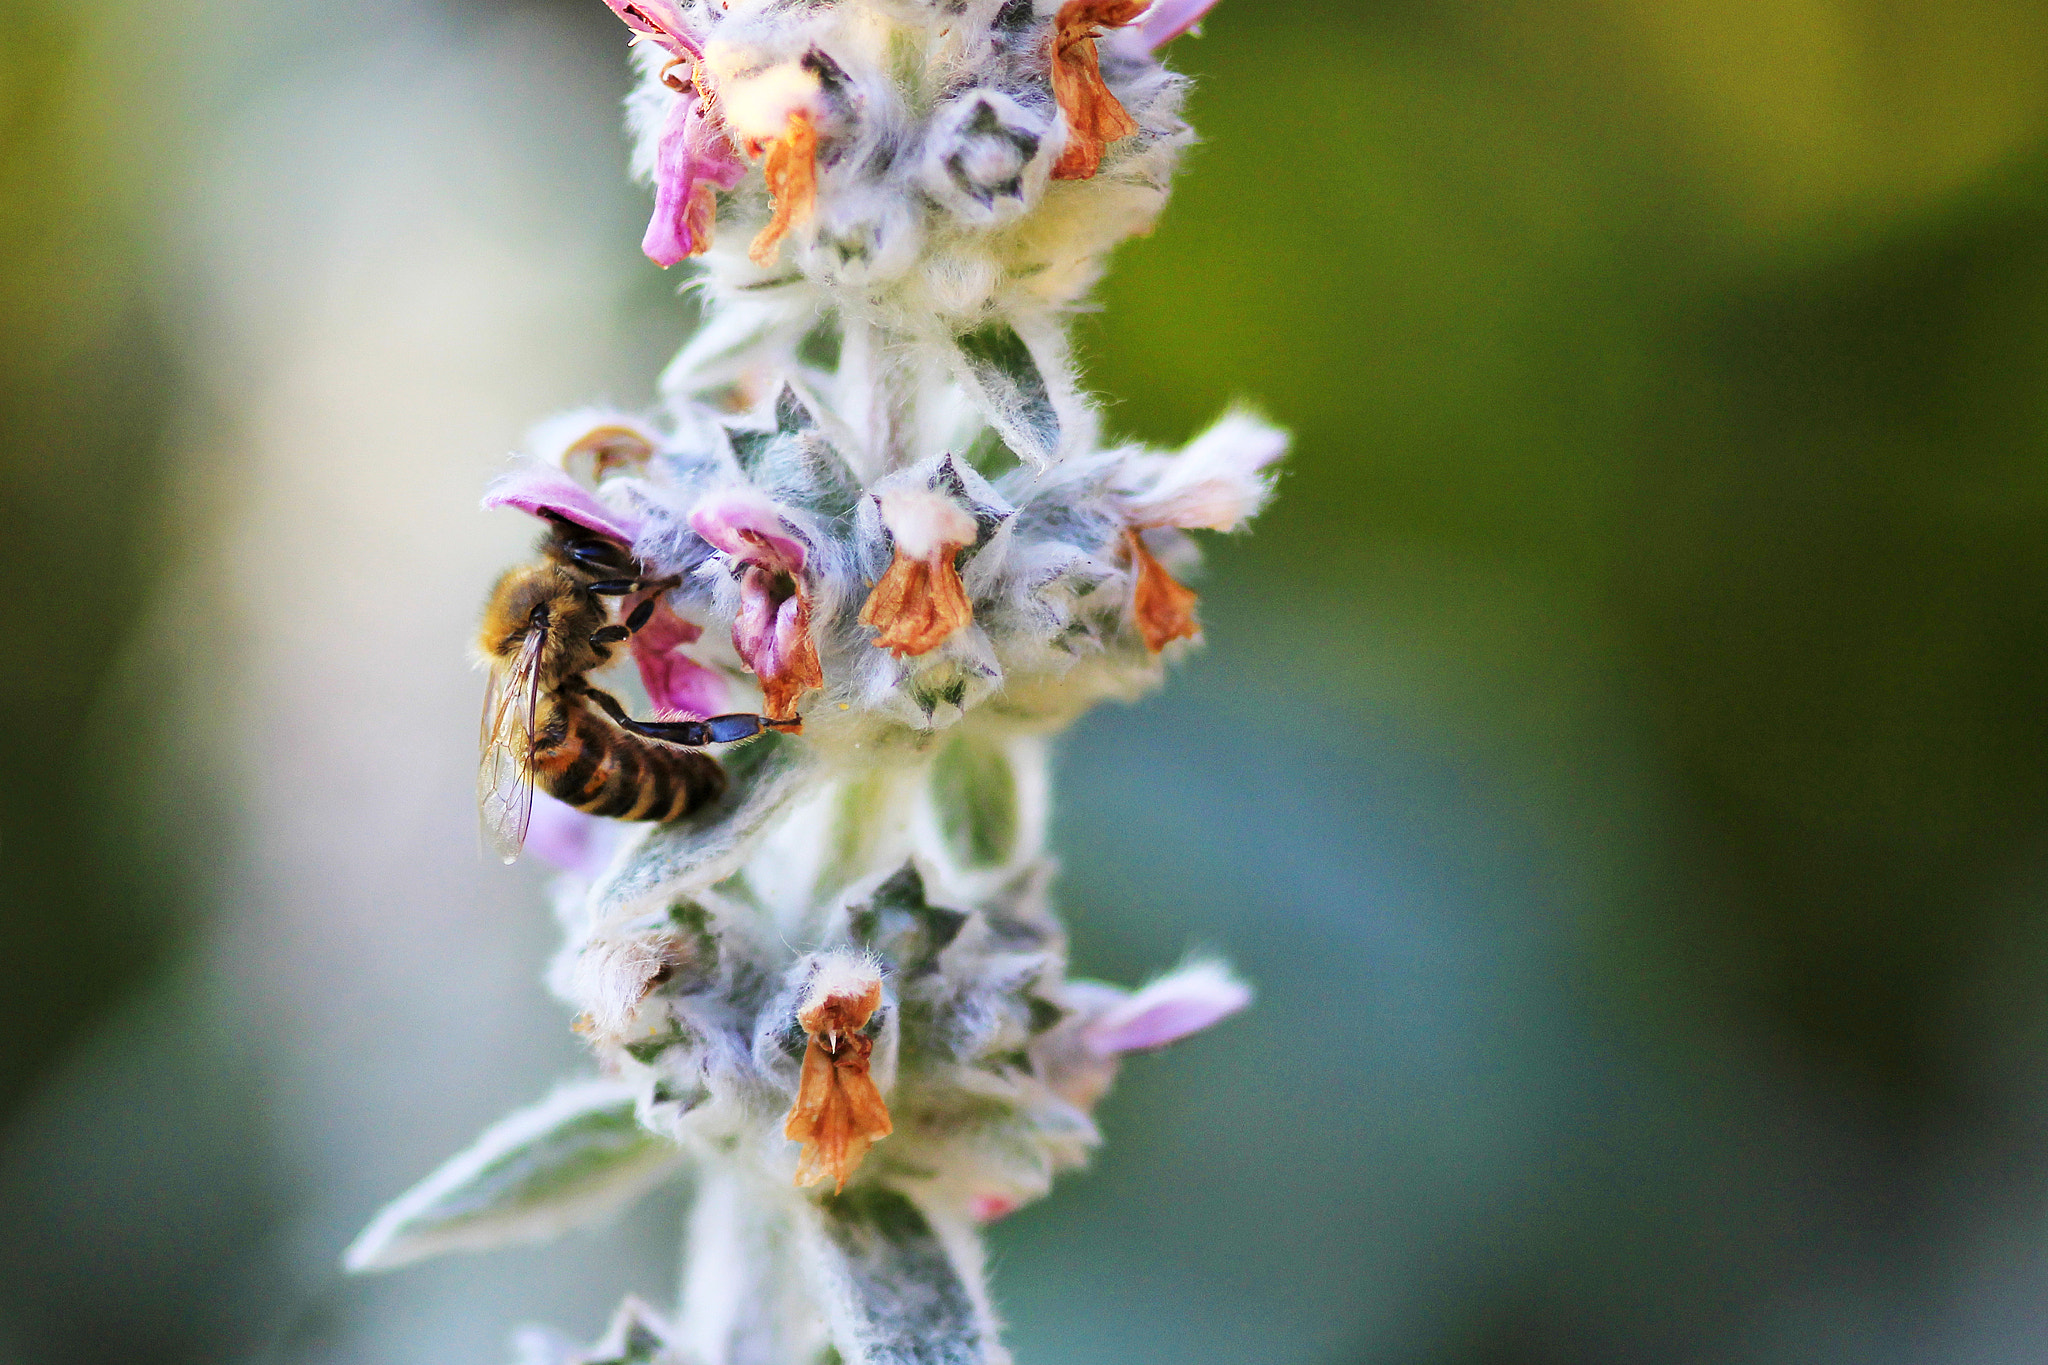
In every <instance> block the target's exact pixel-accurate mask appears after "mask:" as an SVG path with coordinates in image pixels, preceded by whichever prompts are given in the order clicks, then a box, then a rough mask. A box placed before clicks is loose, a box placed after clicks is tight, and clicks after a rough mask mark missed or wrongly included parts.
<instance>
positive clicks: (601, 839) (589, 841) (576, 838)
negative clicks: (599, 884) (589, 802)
mask: <svg viewBox="0 0 2048 1365" xmlns="http://www.w3.org/2000/svg"><path fill="white" fill-rule="evenodd" d="M617 842H618V828H617V826H615V825H614V824H613V823H612V822H611V821H609V820H600V819H598V818H597V817H596V816H595V815H585V814H584V813H583V812H582V811H580V810H577V809H576V808H575V807H574V806H572V805H569V804H568V803H567V802H565V801H557V800H556V799H555V798H554V797H552V796H549V795H548V794H547V793H546V792H540V791H537V792H535V793H534V794H533V823H532V824H530V825H528V826H527V829H526V851H527V852H528V853H531V854H532V855H533V856H534V857H536V858H538V859H540V860H541V861H542V862H544V863H547V864H548V865H550V866H551V867H556V868H559V869H561V870H562V871H564V872H575V873H578V874H580V875H582V876H585V877H595V876H597V874H598V873H600V872H602V871H604V869H605V866H606V864H608V863H610V862H611V860H612V846H613V845H614V844H616V843H617Z"/></svg>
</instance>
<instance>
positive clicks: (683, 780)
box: [476, 513, 801, 863]
mask: <svg viewBox="0 0 2048 1365" xmlns="http://www.w3.org/2000/svg"><path fill="white" fill-rule="evenodd" d="M543 515H545V516H547V517H548V519H549V521H551V522H552V523H553V525H552V526H551V527H550V529H549V530H548V532H547V534H546V535H545V536H543V537H542V538H541V542H540V559H539V560H538V561H537V562H535V563H532V564H526V565H522V566H520V567H518V568H515V569H511V570H508V571H507V572H506V573H505V574H504V576H503V577H501V578H499V580H498V582H497V585H496V586H495V587H493V588H492V589H491V595H490V597H489V599H488V600H487V601H486V602H485V604H484V613H483V625H482V628H481V631H480V632H479V638H478V645H479V646H480V648H481V649H482V651H483V654H484V657H485V660H486V661H487V662H488V663H489V665H490V669H491V681H490V686H489V688H488V690H487V691H486V692H485V694H484V718H483V733H482V755H481V760H480V762H479V764H478V767H477V780H476V790H477V811H478V814H479V816H480V818H481V821H482V824H483V830H484V835H485V837H486V838H487V839H489V841H490V843H491V846H492V848H494V849H495V850H496V851H497V853H498V855H499V856H500V857H502V858H503V859H504V860H505V861H506V862H508V863H509V862H511V861H513V860H514V859H515V858H517V857H518V856H519V850H520V848H521V847H522V846H523V845H524V844H525V842H526V830H527V826H528V824H529V823H530V822H531V820H532V818H533V792H534V788H535V787H540V788H542V789H544V790H545V791H546V792H547V793H548V795H550V796H553V797H555V798H556V799H557V800H560V801H565V802H567V803H568V804H569V805H571V806H574V807H576V809H578V810H581V811H587V812H589V813H590V814H592V815H605V816H610V817H612V818H614V819H619V820H673V819H676V818H677V817H679V816H683V815H687V814H689V813H690V812H691V811H693V810H696V809H698V808H699V807H701V806H703V805H704V804H706V803H707V802H710V801H715V800H717V799H718V797H719V795H720V794H721V793H722V792H723V791H724V790H725V770H724V769H723V768H721V767H719V766H718V760H716V759H714V758H712V757H711V756H710V755H709V754H706V753H702V752H699V749H700V748H701V746H703V745H706V744H724V743H728V742H730V741H733V740H741V739H751V738H752V737H754V736H756V735H759V734H761V733H762V732H764V731H766V730H795V729H797V728H799V726H800V724H801V722H799V721H796V720H788V721H775V720H770V719H768V718H767V717H765V716H755V715H743V714H742V715H729V716H713V717H711V718H710V719H708V720H684V721H664V722H643V721H636V720H634V719H633V718H632V717H630V716H628V715H627V714H626V711H625V708H624V707H622V706H621V705H620V704H619V702H618V700H617V699H616V698H614V697H612V696H611V695H610V694H609V693H606V692H603V691H601V690H599V689H598V688H596V687H593V686H592V685H591V684H590V682H589V681H588V680H587V678H586V676H585V675H587V674H588V673H590V672H591V671H593V670H594V669H597V668H600V667H602V666H603V665H605V664H606V663H609V662H610V661H611V658H612V653H613V651H614V649H615V648H616V647H617V646H618V645H619V644H621V643H622V642H624V641H625V640H627V639H628V638H630V637H631V636H632V634H633V633H634V632H635V631H637V630H639V629H640V628H641V627H642V626H644V625H646V624H647V622H648V620H649V618H651V617H652V616H653V614H654V602H655V597H656V595H658V594H659V593H660V592H662V591H665V590H666V589H667V588H669V587H672V586H674V580H669V581H667V582H660V581H651V580H649V579H648V578H647V577H646V576H645V573H644V571H643V570H642V567H641V565H640V563H639V561H637V560H635V559H634V558H633V556H632V554H631V552H630V551H628V550H627V548H626V547H625V546H623V545H621V544H619V543H618V542H617V541H614V540H609V539H607V538H605V537H603V536H600V535H598V534H596V533H595V532H593V531H590V530H587V529H585V528H584V527H582V526H579V525H577V524H576V523H574V522H572V521H570V520H568V519H567V518H565V517H562V516H559V515H556V514H554V513H543ZM641 593H645V594H647V595H646V596H645V597H644V598H643V599H642V601H641V602H640V603H639V605H638V606H636V607H634V608H633V610H632V611H631V612H629V613H628V614H627V616H626V618H625V620H624V621H613V620H611V606H610V604H609V603H608V602H607V600H606V599H608V598H622V597H630V596H634V595H636V594H641ZM592 703H595V705H596V708H597V709H596V710H592V709H591V705H592ZM599 712H602V713H603V714H602V715H600V714H599Z"/></svg>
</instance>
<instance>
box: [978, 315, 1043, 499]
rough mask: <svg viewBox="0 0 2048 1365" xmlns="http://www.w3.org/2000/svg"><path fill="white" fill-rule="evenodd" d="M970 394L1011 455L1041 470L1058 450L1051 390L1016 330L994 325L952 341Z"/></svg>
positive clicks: (985, 326) (993, 323)
mask: <svg viewBox="0 0 2048 1365" xmlns="http://www.w3.org/2000/svg"><path fill="white" fill-rule="evenodd" d="M953 343H954V345H955V346H957V347H958V348H959V354H960V370H961V374H962V377H963V378H965V379H966V380H967V382H968V388H969V391H970V392H971V393H973V394H974V395H975V396H976V397H977V398H979V399H980V400H981V407H982V409H983V411H984V412H986V413H987V415H988V418H989V421H990V423H991V424H992V425H993V426H994V427H995V428H996V430H997V431H999V432H1001V433H1002V436H1003V440H1004V441H1005V442H1007V443H1008V445H1009V447H1010V449H1012V450H1013V451H1015V452H1016V453H1017V454H1018V455H1020V456H1022V457H1023V458H1025V459H1027V460H1031V461H1034V462H1035V463H1038V464H1041V465H1043V464H1048V463H1050V462H1051V460H1052V458H1053V456H1054V454H1055V453H1057V452H1058V450H1059V445H1060V416H1059V411H1058V409H1057V408H1055V407H1054V406H1053V401H1052V387H1051V385H1050V384H1048V383H1047V382H1046V377H1045V371H1044V370H1042V369H1041V368H1040V367H1039V364H1038V361H1037V359H1036V358H1035V357H1034V356H1033V355H1032V354H1031V347H1030V346H1029V345H1028V344H1026V343H1025V340H1024V338H1023V337H1022V336H1020V335H1018V333H1017V329H1016V328H1015V327H1012V326H1011V325H1010V324H1009V323H1007V322H1003V321H1000V320H998V321H995V322H991V323H988V324H986V325H984V326H982V327H978V328H976V329H975V330H974V331H972V332H967V333H963V334H962V335H960V336H957V337H955V338H953Z"/></svg>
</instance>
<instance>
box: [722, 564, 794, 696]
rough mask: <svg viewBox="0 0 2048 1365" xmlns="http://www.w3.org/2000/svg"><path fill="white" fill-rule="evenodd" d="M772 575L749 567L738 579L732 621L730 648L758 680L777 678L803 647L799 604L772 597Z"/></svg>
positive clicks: (773, 589) (773, 588) (789, 598)
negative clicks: (737, 607) (736, 608)
mask: <svg viewBox="0 0 2048 1365" xmlns="http://www.w3.org/2000/svg"><path fill="white" fill-rule="evenodd" d="M774 580H775V572H774V571H773V570H769V569H763V568H760V567H758V566H750V567H749V568H748V569H747V571H746V574H745V575H744V576H743V577H742V578H741V579H740V610H739V615H738V616H736V617H734V618H733V623H732V645H733V648H734V649H735V650H737V651H738V652H739V656H740V658H741V659H742V660H744V661H745V662H746V665H747V667H748V668H751V669H752V670H754V675H755V676H756V677H760V678H779V677H781V676H782V675H783V674H784V673H785V672H787V671H788V669H789V666H790V661H791V657H792V656H793V655H794V654H795V653H796V652H797V651H798V650H800V649H801V648H802V647H803V644H804V637H803V623H802V614H803V604H802V603H801V602H800V601H798V600H797V598H796V597H794V596H788V597H780V598H778V597H777V596H776V595H775V581H774Z"/></svg>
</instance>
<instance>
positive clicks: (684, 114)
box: [640, 90, 747, 266]
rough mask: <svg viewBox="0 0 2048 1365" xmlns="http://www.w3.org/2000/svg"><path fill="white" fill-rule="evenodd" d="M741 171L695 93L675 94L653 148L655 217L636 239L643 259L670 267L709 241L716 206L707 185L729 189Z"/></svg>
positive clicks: (743, 171)
mask: <svg viewBox="0 0 2048 1365" xmlns="http://www.w3.org/2000/svg"><path fill="white" fill-rule="evenodd" d="M746 171H747V164H746V162H744V161H742V160H740V157H739V154H738V153H737V152H735V151H734V150H733V146H732V143H731V142H730V141H728V140H727V139H726V136H725V134H724V132H723V131H721V130H720V129H719V127H718V125H717V124H716V123H715V122H714V121H713V120H712V119H711V118H710V117H709V116H708V115H707V114H706V113H705V111H704V103H703V101H702V100H700V99H698V98H697V92H696V91H695V90H684V91H682V92H681V93H679V94H678V95H677V96H676V100H675V103H674V104H673V105H671V106H670V107H669V111H668V121H667V122H666V123H664V124H663V125H662V128H661V141H660V142H659V143H658V144H657V145H656V147H655V153H654V216H653V217H652V218H651V219H649V220H648V223H647V235H646V236H645V237H643V238H641V240H640V249H641V250H642V251H644V252H646V253H647V257H648V259H649V260H651V261H653V262H654V263H655V264H656V265H660V266H671V265H674V264H676V263H677V262H678V261H683V260H687V259H688V258H690V257H691V256H695V255H697V254H698V253H699V252H701V251H703V250H704V249H705V248H706V247H708V246H710V245H711V242H710V235H711V233H710V229H711V218H712V216H713V215H714V214H715V213H716V207H715V205H714V203H713V202H712V200H711V198H710V193H709V187H710V186H712V185H716V186H718V187H719V188H721V189H728V190H729V189H731V188H732V187H733V186H734V185H737V184H738V183H739V182H740V178H741V177H742V176H744V175H745V174H746Z"/></svg>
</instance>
